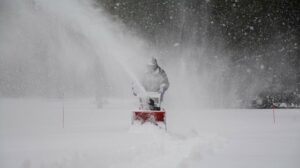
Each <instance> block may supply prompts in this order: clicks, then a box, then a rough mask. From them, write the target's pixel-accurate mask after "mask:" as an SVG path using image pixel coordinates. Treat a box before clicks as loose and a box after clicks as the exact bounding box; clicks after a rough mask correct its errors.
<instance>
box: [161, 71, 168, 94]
mask: <svg viewBox="0 0 300 168" xmlns="http://www.w3.org/2000/svg"><path fill="white" fill-rule="evenodd" d="M161 75H162V78H163V81H162V84H161V85H160V92H161V93H163V92H165V91H166V90H167V89H168V88H169V85H170V83H169V79H168V76H167V74H166V72H165V71H164V70H162V71H161Z"/></svg>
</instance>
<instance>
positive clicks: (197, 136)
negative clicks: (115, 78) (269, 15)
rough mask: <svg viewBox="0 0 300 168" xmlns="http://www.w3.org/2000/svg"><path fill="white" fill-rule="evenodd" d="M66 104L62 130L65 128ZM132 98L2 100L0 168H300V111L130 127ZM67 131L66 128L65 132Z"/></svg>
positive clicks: (184, 116) (224, 114)
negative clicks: (102, 102)
mask: <svg viewBox="0 0 300 168" xmlns="http://www.w3.org/2000/svg"><path fill="white" fill-rule="evenodd" d="M63 106H64V125H63ZM135 106H136V104H135V102H134V101H131V100H126V101H124V100H120V99H115V100H113V99H112V100H109V101H108V102H107V104H106V105H105V106H104V108H103V109H97V108H96V105H95V102H94V100H93V99H84V100H83V99H81V100H74V99H73V100H65V101H64V103H63V101H61V100H57V99H47V100H46V99H39V100H37V99H1V100H0V167H1V168H96V167H97V168H119V167H120V168H135V167H136V168H178V167H180V168H190V167H194V168H198V167H205V168H220V167H222V168H254V167H255V168H299V167H300V110H299V109H298V110H296V109H294V110H279V109H275V117H276V118H275V119H276V120H275V124H274V121H273V112H272V110H239V109H234V110H230V109H226V110H210V109H207V110H196V109H179V108H174V109H172V108H170V107H169V108H168V109H167V112H168V113H167V123H168V132H165V131H163V130H159V129H157V128H156V127H153V126H151V125H143V126H130V110H131V109H134V107H135ZM63 126H64V128H63Z"/></svg>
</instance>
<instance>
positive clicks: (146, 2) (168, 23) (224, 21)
mask: <svg viewBox="0 0 300 168" xmlns="http://www.w3.org/2000/svg"><path fill="white" fill-rule="evenodd" d="M98 1H99V3H101V4H102V6H103V7H104V8H105V9H106V10H107V11H108V12H109V13H110V14H111V15H113V16H115V17H116V18H118V19H121V20H122V21H123V22H124V23H125V24H126V25H127V27H129V28H131V29H132V30H133V31H135V32H138V33H137V34H139V35H141V36H143V37H145V38H146V39H148V40H149V41H151V43H152V45H153V46H155V47H156V48H164V49H165V50H164V52H165V53H166V52H167V54H164V53H162V54H160V56H161V57H163V59H164V60H172V59H176V57H185V58H182V60H187V59H189V58H193V59H192V60H193V62H194V61H196V62H197V63H196V64H195V66H196V71H197V72H198V74H199V75H200V74H201V71H206V70H207V69H208V68H212V69H220V68H221V69H222V66H220V64H219V63H218V62H222V63H224V62H226V63H225V64H226V68H223V71H222V72H221V73H222V75H221V78H222V79H221V81H217V80H216V82H223V85H222V86H221V88H220V89H221V90H222V92H224V91H225V92H226V91H228V92H234V94H237V96H238V97H237V98H238V99H239V100H240V101H242V103H243V102H245V103H249V101H250V100H251V99H253V98H254V97H255V95H257V94H259V93H260V92H263V91H270V92H272V91H273V92H298V93H299V91H300V56H299V37H300V24H299V23H300V2H299V1H297V0H278V1H272V0H254V1H253V0H206V1H205V0H98ZM199 48H200V51H199ZM187 49H188V50H190V52H188V53H186V52H184V51H186V50H187ZM178 53H180V54H178ZM203 57H205V58H206V59H203ZM176 60H178V59H176ZM209 64H211V66H207V65H209ZM190 66H191V67H194V65H193V64H192V63H191V65H190ZM202 67H205V70H204V69H203V68H202ZM194 68H195V67H194ZM219 77H220V76H219ZM211 91H212V92H213V90H211ZM225 95H226V93H225Z"/></svg>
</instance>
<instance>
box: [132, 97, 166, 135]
mask: <svg viewBox="0 0 300 168" xmlns="http://www.w3.org/2000/svg"><path fill="white" fill-rule="evenodd" d="M139 101H140V107H139V110H134V111H133V112H132V119H131V124H132V125H133V124H135V123H139V124H144V123H151V124H154V125H156V126H158V127H160V128H163V129H165V130H167V125H166V111H165V110H164V109H163V108H161V94H160V93H157V92H146V94H145V95H144V96H141V97H139Z"/></svg>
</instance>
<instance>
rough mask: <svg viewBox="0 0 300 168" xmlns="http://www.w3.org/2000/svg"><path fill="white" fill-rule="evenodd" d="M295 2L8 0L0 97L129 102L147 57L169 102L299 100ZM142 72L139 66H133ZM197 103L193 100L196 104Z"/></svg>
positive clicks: (2, 5) (2, 7)
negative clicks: (164, 80)
mask: <svg viewBox="0 0 300 168" xmlns="http://www.w3.org/2000/svg"><path fill="white" fill-rule="evenodd" d="M299 9H300V2H299V1H297V0H289V1H286V0H277V1H273V0H255V1H252V0H243V1H242V0H210V1H209V0H90V1H87V0H64V1H61V0H53V1H44V0H2V1H0V25H1V26H0V97H54V98H57V97H60V98H61V97H79V98H80V97H91V96H92V97H93V96H94V97H96V99H97V101H98V102H100V103H99V104H100V106H101V102H102V101H103V99H105V98H107V97H113V96H120V95H123V96H124V95H125V96H132V95H131V93H130V90H131V87H130V81H131V80H132V77H133V76H134V74H135V73H136V74H137V73H141V72H142V71H140V70H135V71H134V68H136V67H138V66H140V67H142V65H143V64H145V63H146V59H147V58H149V57H150V56H155V57H157V58H158V61H159V64H160V65H161V66H162V67H163V68H164V69H165V70H166V72H167V74H168V77H169V80H170V83H171V85H170V88H169V90H168V91H167V93H166V99H165V103H166V105H168V104H169V105H171V104H173V105H174V104H180V105H182V106H183V105H186V106H192V105H195V106H196V107H199V106H207V107H246V106H248V105H249V104H250V103H251V101H252V100H253V99H255V97H256V96H257V95H258V94H260V93H261V92H265V91H268V92H281V93H283V92H288V93H293V94H296V93H298V94H299V91H300V57H299V32H300V30H299V20H300V16H299V15H300V14H299ZM136 69H137V68H136ZM191 102H192V103H191Z"/></svg>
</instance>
